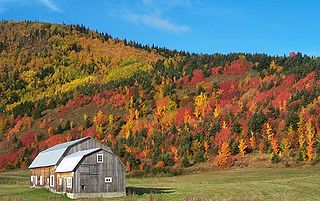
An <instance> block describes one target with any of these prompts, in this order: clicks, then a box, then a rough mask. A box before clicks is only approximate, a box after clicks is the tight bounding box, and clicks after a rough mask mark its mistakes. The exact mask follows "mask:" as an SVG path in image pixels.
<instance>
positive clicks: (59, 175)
mask: <svg viewBox="0 0 320 201" xmlns="http://www.w3.org/2000/svg"><path fill="white" fill-rule="evenodd" d="M56 177H57V185H56V191H58V192H67V193H73V187H74V181H73V180H74V173H73V172H66V173H64V172H63V173H56ZM68 177H71V178H72V188H71V189H70V188H67V178H68ZM59 178H62V184H61V185H59Z"/></svg>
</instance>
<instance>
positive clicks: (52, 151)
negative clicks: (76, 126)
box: [29, 138, 126, 199]
mask: <svg viewBox="0 0 320 201" xmlns="http://www.w3.org/2000/svg"><path fill="white" fill-rule="evenodd" d="M49 157H50V158H49ZM29 168H30V174H31V181H30V184H31V186H32V187H47V188H49V189H50V190H51V191H53V192H56V193H66V194H67V196H68V197H70V198H74V199H75V198H87V197H107V198H109V197H119V196H125V195H126V187H125V169H124V166H123V163H122V162H121V160H120V159H119V157H118V156H116V155H115V154H114V153H113V152H112V151H111V149H110V148H109V147H107V146H106V145H103V144H101V143H100V142H98V141H96V140H94V139H93V138H82V139H79V140H74V141H70V142H66V143H62V144H59V145H56V146H54V147H52V148H49V149H47V150H44V151H42V152H40V153H39V154H38V156H37V157H36V158H35V160H34V161H33V162H32V164H31V165H30V166H29Z"/></svg>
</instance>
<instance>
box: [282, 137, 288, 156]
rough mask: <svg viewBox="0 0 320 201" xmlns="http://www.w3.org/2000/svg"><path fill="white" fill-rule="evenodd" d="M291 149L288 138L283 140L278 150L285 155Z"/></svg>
mask: <svg viewBox="0 0 320 201" xmlns="http://www.w3.org/2000/svg"><path fill="white" fill-rule="evenodd" d="M290 147H291V143H290V142H289V140H288V138H286V137H285V138H283V139H282V141H281V144H280V148H281V151H282V154H284V155H287V154H288V152H289V150H290Z"/></svg>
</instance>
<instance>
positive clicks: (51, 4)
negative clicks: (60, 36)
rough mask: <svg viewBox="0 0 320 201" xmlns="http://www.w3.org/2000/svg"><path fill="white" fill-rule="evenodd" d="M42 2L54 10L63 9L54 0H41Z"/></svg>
mask: <svg viewBox="0 0 320 201" xmlns="http://www.w3.org/2000/svg"><path fill="white" fill-rule="evenodd" d="M39 1H40V3H42V4H43V5H44V6H46V7H47V8H49V9H50V10H52V11H54V12H60V11H61V10H60V9H59V8H58V6H57V5H56V4H55V3H54V2H53V1H52V0H39Z"/></svg>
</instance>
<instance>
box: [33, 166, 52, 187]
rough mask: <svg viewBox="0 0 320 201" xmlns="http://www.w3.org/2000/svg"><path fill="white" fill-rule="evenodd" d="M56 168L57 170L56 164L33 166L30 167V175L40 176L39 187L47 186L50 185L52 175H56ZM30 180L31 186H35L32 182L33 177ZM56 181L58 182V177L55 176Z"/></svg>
mask: <svg viewBox="0 0 320 201" xmlns="http://www.w3.org/2000/svg"><path fill="white" fill-rule="evenodd" d="M55 170H56V167H55V166H49V167H40V168H33V169H30V176H38V182H37V183H38V184H37V187H45V186H46V187H49V179H50V175H54V174H55ZM40 176H42V179H43V181H42V185H40ZM29 181H30V186H33V184H32V183H31V179H30V180H29ZM55 182H56V178H55ZM55 184H56V183H55Z"/></svg>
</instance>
